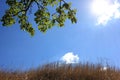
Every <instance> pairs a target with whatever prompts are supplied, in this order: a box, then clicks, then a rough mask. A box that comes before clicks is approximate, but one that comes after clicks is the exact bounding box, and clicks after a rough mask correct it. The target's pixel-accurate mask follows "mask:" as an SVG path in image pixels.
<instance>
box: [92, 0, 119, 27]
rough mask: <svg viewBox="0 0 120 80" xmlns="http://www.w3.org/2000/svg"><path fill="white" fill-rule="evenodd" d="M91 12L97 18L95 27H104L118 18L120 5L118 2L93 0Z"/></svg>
mask: <svg viewBox="0 0 120 80" xmlns="http://www.w3.org/2000/svg"><path fill="white" fill-rule="evenodd" d="M92 11H93V12H94V14H95V15H96V16H97V25H100V24H102V25H105V24H107V23H108V22H109V21H110V20H112V19H119V18H120V3H119V2H118V0H94V1H93V4H92Z"/></svg>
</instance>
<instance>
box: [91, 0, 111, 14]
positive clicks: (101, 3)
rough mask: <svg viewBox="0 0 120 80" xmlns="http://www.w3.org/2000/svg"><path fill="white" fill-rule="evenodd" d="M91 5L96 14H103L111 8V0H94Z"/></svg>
mask: <svg viewBox="0 0 120 80" xmlns="http://www.w3.org/2000/svg"><path fill="white" fill-rule="evenodd" d="M91 7H92V12H93V13H94V14H95V15H102V14H106V13H107V12H108V11H109V10H110V7H111V4H110V1H109V0H93V2H92V5H91Z"/></svg>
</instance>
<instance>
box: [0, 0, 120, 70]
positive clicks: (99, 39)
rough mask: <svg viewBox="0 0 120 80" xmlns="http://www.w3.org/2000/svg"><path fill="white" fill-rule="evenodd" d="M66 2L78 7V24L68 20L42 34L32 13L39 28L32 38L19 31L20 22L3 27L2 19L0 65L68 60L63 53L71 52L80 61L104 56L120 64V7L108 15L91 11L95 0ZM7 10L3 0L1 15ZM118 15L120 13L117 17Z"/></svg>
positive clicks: (0, 5)
mask: <svg viewBox="0 0 120 80" xmlns="http://www.w3.org/2000/svg"><path fill="white" fill-rule="evenodd" d="M67 1H68V2H72V7H73V8H76V9H77V15H76V16H77V19H78V22H77V24H71V22H70V21H66V23H65V26H64V27H63V28H59V27H57V26H54V27H53V28H52V29H50V30H48V31H47V32H46V33H45V34H43V33H41V32H39V31H38V30H37V25H36V24H35V22H34V20H33V19H31V18H32V17H33V16H31V17H30V21H31V22H32V23H33V25H34V27H35V28H36V33H35V36H34V37H31V36H30V35H29V34H28V33H27V32H24V31H21V30H20V27H19V24H15V25H13V26H11V27H3V26H2V23H1V22H0V66H1V67H5V68H11V69H16V68H20V69H22V68H30V67H37V66H39V65H41V64H44V63H49V62H54V61H59V60H66V59H64V56H65V55H66V54H67V53H69V55H72V58H70V59H71V60H72V59H73V60H74V59H76V58H77V61H81V62H86V61H89V62H98V61H99V60H101V59H102V60H103V63H104V62H105V61H107V62H109V63H110V64H113V65H116V66H119V67H120V58H119V55H120V27H119V20H120V19H119V9H116V10H118V13H116V12H115V11H114V10H113V11H111V14H108V13H106V12H104V11H106V10H103V12H102V13H104V14H102V13H101V14H97V13H95V12H94V13H93V12H92V10H91V8H92V7H91V4H92V3H93V2H92V1H95V0H77V1H73V0H67ZM98 1H99V0H98ZM102 1H104V0H102ZM115 1H116V0H112V2H111V3H112V4H114V2H115ZM116 2H118V3H119V1H116ZM118 7H119V6H118ZM118 7H117V8H118ZM98 8H99V7H98ZM115 8H116V7H115ZM5 9H7V7H6V4H5V1H4V0H1V2H0V17H2V16H3V15H4V12H5ZM99 9H100V8H99ZM107 9H108V8H107ZM112 12H113V14H114V15H112ZM115 14H118V15H117V18H116V17H115ZM105 15H108V16H107V18H101V16H105ZM99 20H103V21H101V22H99ZM102 22H103V23H102ZM67 59H68V58H67Z"/></svg>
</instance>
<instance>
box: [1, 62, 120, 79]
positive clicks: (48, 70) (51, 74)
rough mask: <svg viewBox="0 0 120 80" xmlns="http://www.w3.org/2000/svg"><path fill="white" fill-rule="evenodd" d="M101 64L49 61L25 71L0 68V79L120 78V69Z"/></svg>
mask: <svg viewBox="0 0 120 80" xmlns="http://www.w3.org/2000/svg"><path fill="white" fill-rule="evenodd" d="M103 67H104V66H103V65H102V64H90V63H84V64H81V63H79V64H59V63H51V64H46V65H42V66H40V67H38V68H36V69H29V70H27V71H20V70H16V71H10V70H9V71H6V70H2V69H0V80H120V70H119V69H116V68H115V67H111V66H109V65H108V66H106V67H107V68H106V69H104V68H103Z"/></svg>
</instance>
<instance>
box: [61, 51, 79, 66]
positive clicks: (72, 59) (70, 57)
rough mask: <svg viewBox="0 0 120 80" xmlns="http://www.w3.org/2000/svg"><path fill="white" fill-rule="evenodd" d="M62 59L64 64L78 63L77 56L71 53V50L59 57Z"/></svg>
mask: <svg viewBox="0 0 120 80" xmlns="http://www.w3.org/2000/svg"><path fill="white" fill-rule="evenodd" d="M61 60H62V61H64V62H65V63H66V64H69V63H78V62H79V57H78V55H75V54H73V52H68V53H66V54H65V55H64V56H62V58H61Z"/></svg>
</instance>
